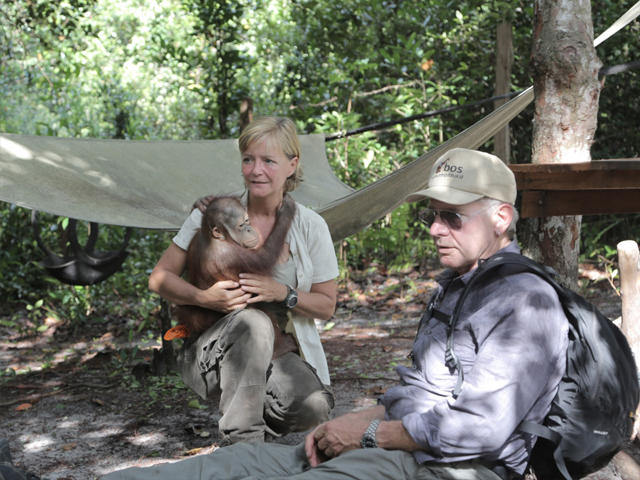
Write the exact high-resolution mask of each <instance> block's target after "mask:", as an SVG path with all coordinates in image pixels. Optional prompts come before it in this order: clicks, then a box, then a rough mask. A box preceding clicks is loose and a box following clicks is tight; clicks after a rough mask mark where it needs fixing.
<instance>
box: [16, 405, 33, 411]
mask: <svg viewBox="0 0 640 480" xmlns="http://www.w3.org/2000/svg"><path fill="white" fill-rule="evenodd" d="M31 407H33V405H31V404H30V403H23V404H20V405H18V406H17V407H16V412H21V411H22V410H28V409H30V408H31Z"/></svg>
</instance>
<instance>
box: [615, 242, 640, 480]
mask: <svg viewBox="0 0 640 480" xmlns="http://www.w3.org/2000/svg"><path fill="white" fill-rule="evenodd" d="M618 268H619V270H620V296H621V297H622V332H623V333H624V335H625V337H627V341H628V342H629V345H630V346H631V351H633V354H634V356H635V357H636V364H637V363H640V288H639V282H640V252H639V251H638V244H637V243H636V242H635V241H633V240H625V241H624V242H620V243H619V244H618ZM639 431H640V406H639V407H638V410H636V421H635V424H634V425H633V434H632V436H631V438H638V433H639ZM639 478H640V477H639Z"/></svg>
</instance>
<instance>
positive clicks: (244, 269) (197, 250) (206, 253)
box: [164, 195, 296, 358]
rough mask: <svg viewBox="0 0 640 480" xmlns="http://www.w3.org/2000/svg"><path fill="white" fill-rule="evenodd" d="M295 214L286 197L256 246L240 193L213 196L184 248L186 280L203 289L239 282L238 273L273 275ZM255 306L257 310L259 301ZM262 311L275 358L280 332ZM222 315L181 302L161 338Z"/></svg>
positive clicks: (197, 328)
mask: <svg viewBox="0 0 640 480" xmlns="http://www.w3.org/2000/svg"><path fill="white" fill-rule="evenodd" d="M295 213H296V204H295V202H294V201H293V199H292V198H291V197H290V196H289V195H285V197H284V199H283V201H282V206H281V208H280V210H278V213H277V216H276V223H275V225H274V227H273V230H272V232H271V234H270V235H269V237H268V238H267V239H266V241H265V242H264V244H263V245H262V246H261V247H260V248H255V247H256V245H257V244H258V232H256V230H255V229H254V228H253V227H252V226H251V225H250V224H249V216H248V215H247V212H246V210H245V209H244V207H243V206H242V204H241V203H240V202H239V199H238V197H236V196H231V195H228V196H220V197H216V198H214V199H213V200H212V201H211V203H210V204H209V206H208V207H207V210H206V211H205V213H204V215H203V216H202V224H201V226H200V229H199V230H198V232H197V233H196V234H195V236H194V237H193V239H192V240H191V243H190V244H189V249H188V250H187V274H188V280H189V282H190V283H191V284H193V285H195V286H196V287H198V288H200V289H202V290H206V289H208V288H209V287H211V286H212V285H213V284H215V283H216V282H219V281H222V280H234V281H236V282H237V281H238V280H239V274H240V273H255V274H262V275H271V273H272V270H273V267H274V266H275V265H276V263H277V261H278V257H279V256H280V253H281V252H282V248H283V246H284V243H285V240H286V237H287V233H288V232H289V228H290V227H291V222H292V221H293V217H294V215H295ZM257 308H260V307H259V304H257ZM265 313H266V314H267V315H269V317H270V318H271V319H272V322H273V323H274V331H275V333H276V341H275V345H274V358H275V356H276V354H277V353H278V354H283V353H285V352H284V351H280V350H281V349H282V348H281V347H283V345H282V344H283V340H284V339H283V338H282V337H283V334H282V332H281V330H280V328H278V325H277V322H276V321H275V319H274V318H273V316H272V315H271V314H270V313H269V312H268V311H265ZM225 315H226V314H224V313H222V312H217V311H215V310H211V309H208V308H203V307H198V306H195V305H181V306H180V307H178V320H179V323H180V325H178V326H177V327H174V328H172V329H170V330H169V331H167V333H166V334H165V337H164V338H165V340H173V339H175V338H182V337H188V336H191V335H193V334H198V333H201V332H203V331H205V330H207V329H208V328H209V327H211V326H212V325H213V324H215V323H216V322H217V321H218V320H220V319H221V318H222V317H224V316H225ZM288 343H290V342H288ZM287 351H291V348H290V347H289V348H287Z"/></svg>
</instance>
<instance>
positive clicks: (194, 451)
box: [182, 447, 202, 455]
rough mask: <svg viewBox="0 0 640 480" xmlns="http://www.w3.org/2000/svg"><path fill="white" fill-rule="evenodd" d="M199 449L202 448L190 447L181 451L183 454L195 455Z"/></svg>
mask: <svg viewBox="0 0 640 480" xmlns="http://www.w3.org/2000/svg"><path fill="white" fill-rule="evenodd" d="M200 450H202V447H199V448H192V449H191V450H187V451H186V452H182V454H183V455H195V454H196V453H198V452H199V451H200Z"/></svg>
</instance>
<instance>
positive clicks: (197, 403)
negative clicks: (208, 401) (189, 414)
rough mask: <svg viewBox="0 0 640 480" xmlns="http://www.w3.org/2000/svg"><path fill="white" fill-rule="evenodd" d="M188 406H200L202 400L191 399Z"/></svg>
mask: <svg viewBox="0 0 640 480" xmlns="http://www.w3.org/2000/svg"><path fill="white" fill-rule="evenodd" d="M187 407H189V408H200V402H199V401H198V400H197V399H196V400H191V401H190V402H189V403H188V404H187Z"/></svg>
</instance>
